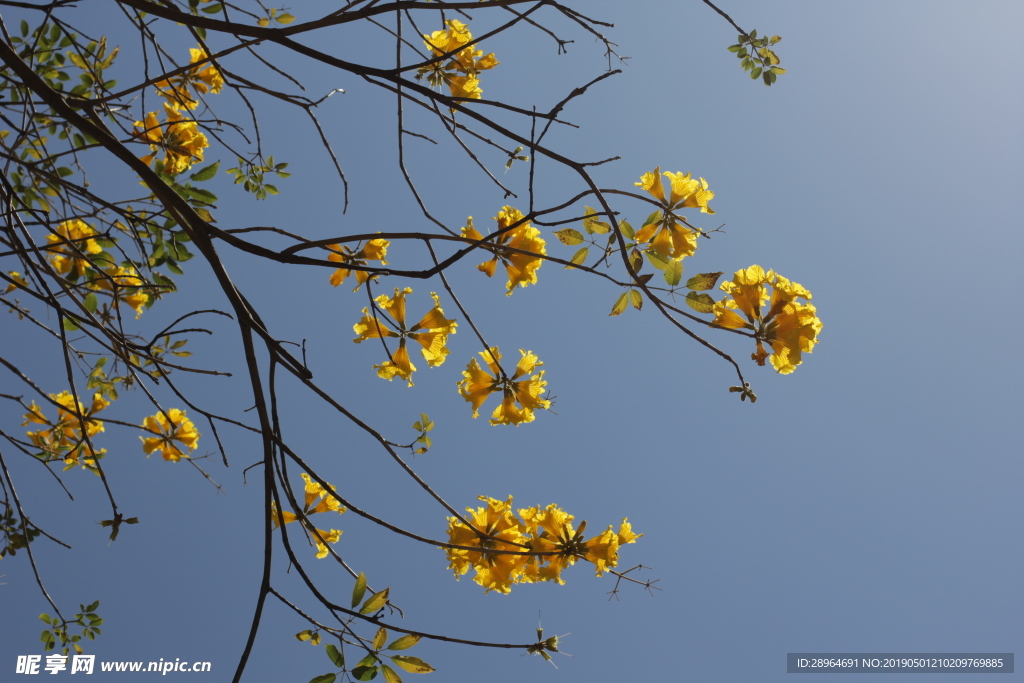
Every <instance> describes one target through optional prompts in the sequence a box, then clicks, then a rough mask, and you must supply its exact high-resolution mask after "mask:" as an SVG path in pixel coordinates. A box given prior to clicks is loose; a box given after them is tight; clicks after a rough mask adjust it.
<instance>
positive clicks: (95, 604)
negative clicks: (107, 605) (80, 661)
mask: <svg viewBox="0 0 1024 683" xmlns="http://www.w3.org/2000/svg"><path fill="white" fill-rule="evenodd" d="M100 360H103V361H106V360H107V359H106V357H105V356H104V357H103V358H101V359H100ZM96 366H97V367H101V366H100V363H99V361H96ZM99 606H100V601H99V600H97V601H96V602H94V603H92V604H91V605H89V606H88V607H86V608H85V611H86V612H93V611H95V610H96V608H97V607H99Z"/></svg>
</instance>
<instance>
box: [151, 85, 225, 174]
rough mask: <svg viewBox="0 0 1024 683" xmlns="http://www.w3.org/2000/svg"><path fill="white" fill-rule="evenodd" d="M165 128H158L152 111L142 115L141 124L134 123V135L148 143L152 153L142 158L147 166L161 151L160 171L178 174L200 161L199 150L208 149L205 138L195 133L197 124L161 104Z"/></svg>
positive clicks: (177, 111)
mask: <svg viewBox="0 0 1024 683" xmlns="http://www.w3.org/2000/svg"><path fill="white" fill-rule="evenodd" d="M164 114H165V116H166V117H167V120H166V122H165V124H166V125H161V123H160V121H159V120H158V119H157V115H156V112H149V113H148V114H146V118H145V121H136V122H135V127H136V128H140V129H141V130H140V131H139V132H137V133H136V134H135V135H136V137H137V138H139V139H140V140H142V141H144V142H147V143H149V148H150V149H151V150H152V152H153V153H152V154H147V155H146V156H144V157H142V160H143V161H144V162H146V163H147V164H150V163H153V159H155V158H156V155H157V154H158V153H160V152H161V151H163V153H164V158H163V168H162V170H163V172H164V173H166V174H168V175H178V174H179V173H181V172H183V171H186V170H188V169H189V167H191V166H192V164H194V163H196V162H197V161H202V160H203V150H204V149H206V148H207V147H209V146H210V143H209V141H208V140H207V139H206V136H205V135H203V134H202V133H200V132H199V124H197V123H196V122H195V121H192V120H185V118H184V117H183V116H182V115H181V111H180V110H179V109H178V108H177V107H175V106H174V105H173V104H171V103H169V102H168V103H165V104H164Z"/></svg>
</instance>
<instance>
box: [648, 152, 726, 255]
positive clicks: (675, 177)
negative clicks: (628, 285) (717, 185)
mask: <svg viewBox="0 0 1024 683" xmlns="http://www.w3.org/2000/svg"><path fill="white" fill-rule="evenodd" d="M661 175H664V176H665V177H666V178H668V179H669V185H670V192H669V197H668V199H665V188H664V185H663V184H662V180H661V178H660V176H661ZM634 185H636V186H637V187H642V188H643V189H645V190H647V192H649V193H650V194H651V196H652V197H654V198H655V199H657V200H658V201H659V202H660V203H661V210H660V211H658V212H656V213H654V214H652V215H651V217H650V218H649V220H651V222H650V223H647V224H645V225H644V226H643V227H642V228H640V229H639V230H637V232H636V235H635V239H636V241H637V242H639V243H644V242H650V243H651V244H650V246H649V247H648V249H647V250H648V251H652V252H654V253H656V254H658V255H659V256H661V257H663V258H673V259H682V258H684V257H686V256H693V254H694V252H695V251H696V250H697V238H698V237H699V236H700V235H699V233H698V232H697V231H696V230H693V229H691V228H689V227H687V226H686V225H685V223H684V222H683V221H685V220H686V218H685V217H679V216H676V214H675V212H676V211H678V210H680V209H683V208H685V207H694V208H700V211H701V213H714V211H712V210H711V208H710V207H709V206H708V202H709V201H711V200H712V199H714V197H715V193H714V192H712V191H711V190H709V189H708V183H707V181H706V180H704V179H703V178H700V179H699V180H696V179H694V178H692V177H690V174H689V173H687V174H685V175H684V174H683V173H681V172H677V173H672V172H668V171H666V172H665V173H664V174H662V173H661V168H660V167H658V168H655V169H654V170H653V171H651V172H650V173H644V174H643V175H642V176H640V182H638V183H634Z"/></svg>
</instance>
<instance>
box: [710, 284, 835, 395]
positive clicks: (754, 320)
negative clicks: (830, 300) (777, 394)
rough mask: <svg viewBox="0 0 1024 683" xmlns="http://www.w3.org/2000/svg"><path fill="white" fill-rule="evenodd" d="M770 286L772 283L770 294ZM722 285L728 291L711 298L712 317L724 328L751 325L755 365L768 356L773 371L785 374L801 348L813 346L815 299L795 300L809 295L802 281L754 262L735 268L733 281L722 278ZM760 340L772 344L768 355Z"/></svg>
mask: <svg viewBox="0 0 1024 683" xmlns="http://www.w3.org/2000/svg"><path fill="white" fill-rule="evenodd" d="M768 286H771V288H772V292H771V295H770V298H769V294H768V290H767V289H766V287H768ZM720 288H721V289H722V291H724V292H726V293H727V294H728V295H729V296H728V297H726V298H725V299H723V300H722V301H719V302H717V303H716V304H715V307H714V311H713V312H714V314H715V321H714V322H715V324H716V325H719V326H721V327H725V328H728V329H744V328H745V329H749V330H753V331H754V335H755V339H756V340H757V349H756V351H755V352H754V353H753V354H752V355H751V358H752V359H753V360H755V361H756V362H757V364H758V365H764V362H765V360H766V359H767V360H770V361H771V364H772V367H774V368H775V370H776V371H777V372H779V373H780V374H783V375H788V374H789V373H791V372H793V371H794V370H796V366H798V365H800V363H801V362H802V358H801V355H802V354H803V353H804V352H807V353H811V352H812V351H813V350H814V345H815V344H817V343H818V334H819V333H820V332H821V328H822V324H821V320H819V319H818V314H817V311H816V309H815V308H814V305H813V304H810V303H800V302H798V301H797V299H798V298H802V299H805V300H809V299H810V298H811V293H810V292H809V291H807V289H805V288H804V287H803V286H801V285H799V284H797V283H795V282H790V281H789V280H787V279H786V278H784V277H782V276H781V275H777V274H776V273H775V271H772V270H769V271H767V272H765V270H764V269H763V268H761V266H758V265H753V266H751V267H750V268H747V269H745V270H739V271H736V274H735V276H734V277H733V279H732V281H727V282H723V283H722V284H721V286H720ZM765 304H768V310H767V311H766V312H765V311H762V308H763V307H764V305H765ZM736 311H739V312H740V313H742V314H743V316H741V315H739V313H737V312H736ZM762 342H768V344H769V345H770V346H771V348H772V352H773V353H772V354H771V356H769V355H768V352H767V351H766V350H765V348H764V345H763V343H762Z"/></svg>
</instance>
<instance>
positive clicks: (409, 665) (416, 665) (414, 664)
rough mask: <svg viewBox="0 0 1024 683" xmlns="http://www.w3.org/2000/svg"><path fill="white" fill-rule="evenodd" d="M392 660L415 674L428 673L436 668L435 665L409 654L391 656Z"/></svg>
mask: <svg viewBox="0 0 1024 683" xmlns="http://www.w3.org/2000/svg"><path fill="white" fill-rule="evenodd" d="M391 661H392V662H394V663H395V664H397V665H398V666H400V667H402V668H403V669H405V670H406V671H409V672H411V673H414V674H428V673H430V672H431V671H433V670H434V667H432V666H430V665H429V664H427V663H426V662H424V661H423V660H422V659H420V658H419V657H409V656H407V655H395V656H394V657H392V658H391Z"/></svg>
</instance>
